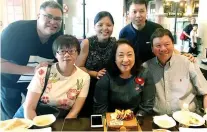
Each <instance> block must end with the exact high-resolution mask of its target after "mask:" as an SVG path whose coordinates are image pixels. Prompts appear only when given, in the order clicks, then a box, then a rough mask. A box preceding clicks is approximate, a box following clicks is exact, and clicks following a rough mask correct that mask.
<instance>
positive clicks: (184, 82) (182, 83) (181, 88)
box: [171, 77, 190, 98]
mask: <svg viewBox="0 0 207 132" xmlns="http://www.w3.org/2000/svg"><path fill="white" fill-rule="evenodd" d="M189 84H190V81H189V79H188V78H186V77H181V78H177V79H175V80H174V81H172V86H171V91H172V97H177V98H180V97H182V96H184V95H185V94H186V93H187V92H188V90H189Z"/></svg>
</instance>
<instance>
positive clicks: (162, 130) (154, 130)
mask: <svg viewBox="0 0 207 132" xmlns="http://www.w3.org/2000/svg"><path fill="white" fill-rule="evenodd" d="M152 132H171V131H170V130H167V129H153V130H152Z"/></svg>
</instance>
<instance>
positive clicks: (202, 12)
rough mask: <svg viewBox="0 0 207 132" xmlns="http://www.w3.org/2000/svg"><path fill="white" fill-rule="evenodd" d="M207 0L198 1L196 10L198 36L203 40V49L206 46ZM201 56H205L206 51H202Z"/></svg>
mask: <svg viewBox="0 0 207 132" xmlns="http://www.w3.org/2000/svg"><path fill="white" fill-rule="evenodd" d="M206 5H207V0H200V1H199V12H198V31H199V36H200V37H201V38H202V40H203V49H204V48H207V15H206V12H207V8H206ZM203 51H205V50H203ZM203 56H206V52H203Z"/></svg>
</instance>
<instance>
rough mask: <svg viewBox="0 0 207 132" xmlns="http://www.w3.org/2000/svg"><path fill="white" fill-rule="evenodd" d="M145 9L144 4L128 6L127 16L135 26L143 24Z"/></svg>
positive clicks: (145, 15) (145, 14)
mask: <svg viewBox="0 0 207 132" xmlns="http://www.w3.org/2000/svg"><path fill="white" fill-rule="evenodd" d="M146 17H147V9H146V6H145V4H133V3H132V4H131V6H130V7H129V18H130V20H131V22H132V23H133V24H135V25H136V26H137V27H142V26H143V25H145V21H146Z"/></svg>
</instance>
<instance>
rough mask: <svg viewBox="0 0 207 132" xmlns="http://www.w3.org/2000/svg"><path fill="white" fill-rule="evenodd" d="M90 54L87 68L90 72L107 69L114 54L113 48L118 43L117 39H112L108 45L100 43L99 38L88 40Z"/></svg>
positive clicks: (93, 37) (94, 37)
mask: <svg viewBox="0 0 207 132" xmlns="http://www.w3.org/2000/svg"><path fill="white" fill-rule="evenodd" d="M88 40H89V53H88V58H87V60H86V64H85V67H86V68H87V69H89V70H93V71H99V70H101V69H103V68H105V67H106V64H107V62H108V60H109V58H110V55H111V52H112V46H113V45H114V44H115V43H116V38H115V37H110V38H109V41H108V42H106V43H101V42H98V38H97V36H92V37H89V38H88Z"/></svg>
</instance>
